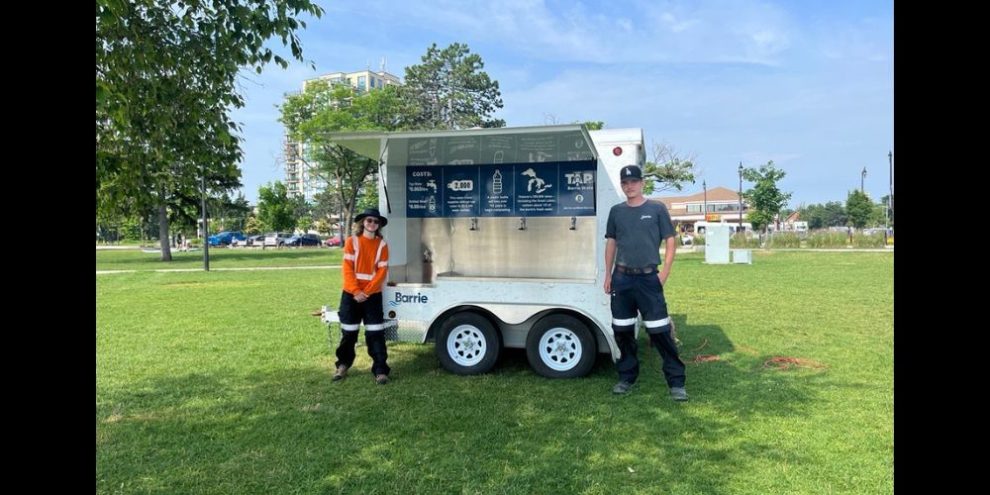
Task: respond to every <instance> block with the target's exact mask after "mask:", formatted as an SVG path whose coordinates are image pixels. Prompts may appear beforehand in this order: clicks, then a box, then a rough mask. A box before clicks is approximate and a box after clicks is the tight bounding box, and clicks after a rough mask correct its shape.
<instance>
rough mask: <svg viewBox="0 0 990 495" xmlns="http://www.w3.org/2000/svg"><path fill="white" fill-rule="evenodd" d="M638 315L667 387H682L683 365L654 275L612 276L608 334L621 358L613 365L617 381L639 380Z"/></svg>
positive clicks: (657, 279)
mask: <svg viewBox="0 0 990 495" xmlns="http://www.w3.org/2000/svg"><path fill="white" fill-rule="evenodd" d="M637 313H640V314H642V317H643V324H644V325H645V326H646V332H647V334H649V336H650V343H651V344H652V345H653V347H655V348H656V349H657V351H658V352H659V353H660V357H661V359H663V375H664V378H665V379H666V381H667V385H668V386H669V387H683V386H684V381H685V366H684V362H683V361H681V358H680V354H679V352H678V351H677V344H676V343H675V342H674V339H673V337H672V335H671V332H670V329H671V328H672V327H673V325H672V324H671V320H670V315H669V314H668V313H667V301H666V299H665V298H664V295H663V286H662V285H661V284H660V279H659V278H658V277H657V274H656V273H655V272H654V273H646V274H641V275H630V274H625V273H621V272H618V271H616V272H615V273H613V274H612V331H613V333H614V334H615V343H616V345H618V347H619V352H621V354H622V355H621V356H620V357H619V360H618V361H616V362H615V370H616V371H617V372H618V374H619V379H620V380H622V381H624V382H629V383H636V379H637V378H638V377H639V357H638V352H639V345H638V343H637V342H636V332H635V330H636V316H637Z"/></svg>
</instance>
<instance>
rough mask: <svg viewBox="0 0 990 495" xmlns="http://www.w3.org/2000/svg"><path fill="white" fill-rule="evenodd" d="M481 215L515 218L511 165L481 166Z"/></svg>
mask: <svg viewBox="0 0 990 495" xmlns="http://www.w3.org/2000/svg"><path fill="white" fill-rule="evenodd" d="M479 170H480V172H481V182H482V184H483V185H484V188H483V189H482V190H481V215H480V216H483V217H511V216H515V206H516V203H515V195H514V194H512V191H513V190H514V188H515V186H514V184H515V180H516V177H515V175H514V174H513V171H514V170H515V169H514V167H513V166H512V165H482V166H481V167H479Z"/></svg>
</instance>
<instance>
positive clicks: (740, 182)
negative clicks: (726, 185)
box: [736, 162, 743, 232]
mask: <svg viewBox="0 0 990 495" xmlns="http://www.w3.org/2000/svg"><path fill="white" fill-rule="evenodd" d="M742 173H743V166H742V162H739V228H738V229H737V230H736V231H737V232H741V231H742V223H743V222H742Z"/></svg>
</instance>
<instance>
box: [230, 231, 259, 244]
mask: <svg viewBox="0 0 990 495" xmlns="http://www.w3.org/2000/svg"><path fill="white" fill-rule="evenodd" d="M263 242H265V235H264V234H261V235H249V236H248V237H247V239H244V240H243V241H238V240H235V241H233V242H231V243H230V245H231V246H238V247H246V246H247V247H250V246H260V245H261V243H263Z"/></svg>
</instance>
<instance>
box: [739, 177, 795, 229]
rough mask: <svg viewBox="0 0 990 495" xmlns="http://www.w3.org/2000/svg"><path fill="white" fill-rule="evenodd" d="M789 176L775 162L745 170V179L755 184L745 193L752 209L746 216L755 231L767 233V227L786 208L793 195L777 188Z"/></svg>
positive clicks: (744, 196)
mask: <svg viewBox="0 0 990 495" xmlns="http://www.w3.org/2000/svg"><path fill="white" fill-rule="evenodd" d="M785 175H787V173H786V172H784V171H783V170H780V169H778V168H777V167H775V166H774V164H773V160H770V161H769V162H767V163H766V165H760V168H758V169H757V168H745V169H743V179H745V180H747V181H749V182H753V183H754V185H753V187H752V188H751V189H749V190H747V191H746V192H744V193H743V198H745V199H746V200H747V201H748V202H749V204H750V207H751V208H752V209H751V210H750V212H749V213H748V214H747V215H746V218H747V219H749V221H750V223H752V224H753V228H754V229H758V230H760V229H762V230H763V231H764V232H766V230H767V227H768V226H769V225H770V223H771V222H773V221H774V218H776V216H777V214H778V213H780V210H781V209H782V208H783V207H784V205H785V204H786V203H787V201H788V200H789V199H791V193H785V192H782V191H781V190H780V188H778V187H777V182H779V181H780V179H783V178H784V176H785Z"/></svg>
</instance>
